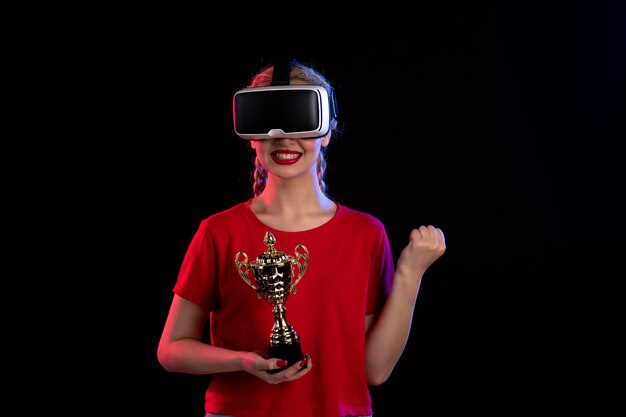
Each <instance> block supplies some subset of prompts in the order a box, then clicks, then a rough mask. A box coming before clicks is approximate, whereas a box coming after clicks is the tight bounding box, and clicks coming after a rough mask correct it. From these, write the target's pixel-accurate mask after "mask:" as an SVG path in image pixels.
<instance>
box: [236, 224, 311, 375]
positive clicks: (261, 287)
mask: <svg viewBox="0 0 626 417" xmlns="http://www.w3.org/2000/svg"><path fill="white" fill-rule="evenodd" d="M263 243H265V245H266V246H267V250H266V251H265V253H263V254H261V255H259V256H258V257H257V258H256V261H252V262H250V263H248V255H246V253H245V252H237V255H235V266H236V267H237V271H238V272H239V275H241V278H243V280H244V281H245V282H246V284H248V285H249V286H250V287H252V289H253V290H255V291H256V292H257V295H258V297H259V299H260V298H264V299H265V300H266V301H267V302H268V303H270V304H271V305H273V306H274V309H273V310H272V313H273V314H274V327H272V333H271V336H270V342H269V357H270V358H280V359H284V360H286V361H287V365H285V366H284V367H282V368H279V369H275V370H271V371H268V372H270V373H276V372H279V371H282V370H283V369H285V368H287V367H289V366H291V365H293V364H294V363H296V362H299V361H301V360H302V359H303V355H302V350H301V348H300V341H299V338H298V335H297V334H296V331H295V330H294V329H293V327H292V326H291V324H289V323H288V322H287V319H286V318H285V310H286V309H285V302H286V301H287V298H288V297H289V294H295V293H296V285H298V283H299V282H300V280H301V279H302V277H303V276H304V273H305V271H306V269H307V267H308V265H309V251H308V249H307V248H306V246H304V245H302V244H300V245H297V246H296V248H295V254H296V257H295V258H294V257H293V256H289V255H287V254H285V252H280V251H277V250H276V249H274V244H275V243H276V238H275V237H274V235H273V234H272V232H270V231H269V230H268V231H267V232H266V233H265V239H263ZM241 258H243V259H241ZM294 268H297V269H298V273H297V276H295V274H294ZM250 272H252V274H250ZM251 275H252V277H251Z"/></svg>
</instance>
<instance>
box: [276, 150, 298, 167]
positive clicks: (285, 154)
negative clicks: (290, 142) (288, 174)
mask: <svg viewBox="0 0 626 417" xmlns="http://www.w3.org/2000/svg"><path fill="white" fill-rule="evenodd" d="M271 155H272V160H273V161H274V162H275V163H277V164H278V165H291V164H295V163H296V162H298V161H299V160H300V157H301V156H302V153H301V152H296V151H290V150H278V151H274V152H272V154H271Z"/></svg>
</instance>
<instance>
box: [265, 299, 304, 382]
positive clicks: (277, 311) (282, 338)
mask: <svg viewBox="0 0 626 417" xmlns="http://www.w3.org/2000/svg"><path fill="white" fill-rule="evenodd" d="M285 311H286V308H285V306H284V305H283V304H276V305H275V306H274V309H273V310H272V313H273V314H274V327H273V328H272V335H271V338H270V347H269V354H270V357H272V358H280V359H284V360H286V361H287V365H285V366H283V367H282V368H279V369H275V370H272V371H268V372H270V373H276V372H280V371H282V370H283V369H285V368H288V367H289V366H291V365H293V364H294V363H296V362H300V361H301V360H302V358H303V355H302V349H301V348H300V341H299V339H298V335H297V334H296V331H295V330H294V329H293V327H292V326H291V325H290V324H289V323H288V322H287V319H286V318H285Z"/></svg>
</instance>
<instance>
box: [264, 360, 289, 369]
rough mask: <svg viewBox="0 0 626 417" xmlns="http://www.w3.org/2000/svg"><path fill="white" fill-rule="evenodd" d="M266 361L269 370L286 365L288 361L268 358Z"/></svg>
mask: <svg viewBox="0 0 626 417" xmlns="http://www.w3.org/2000/svg"><path fill="white" fill-rule="evenodd" d="M267 363H268V364H269V368H267V369H268V370H271V371H272V370H274V369H278V368H282V367H283V366H286V365H287V364H288V362H287V361H286V360H284V359H270V360H268V361H267Z"/></svg>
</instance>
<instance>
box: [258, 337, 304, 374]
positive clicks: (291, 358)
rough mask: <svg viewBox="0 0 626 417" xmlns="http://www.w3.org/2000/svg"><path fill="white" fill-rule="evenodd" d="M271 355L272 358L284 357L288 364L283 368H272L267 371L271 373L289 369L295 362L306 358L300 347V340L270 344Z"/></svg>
mask: <svg viewBox="0 0 626 417" xmlns="http://www.w3.org/2000/svg"><path fill="white" fill-rule="evenodd" d="M269 355H270V356H269V357H270V358H278V359H284V360H286V361H287V365H285V366H283V367H282V368H277V369H271V370H269V371H267V372H268V373H270V374H275V373H277V372H280V371H282V370H284V369H287V368H289V367H290V366H291V365H293V364H294V363H297V362H300V361H301V360H302V359H304V355H302V349H301V348H300V342H294V343H292V344H290V345H275V346H271V345H270V348H269Z"/></svg>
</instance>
